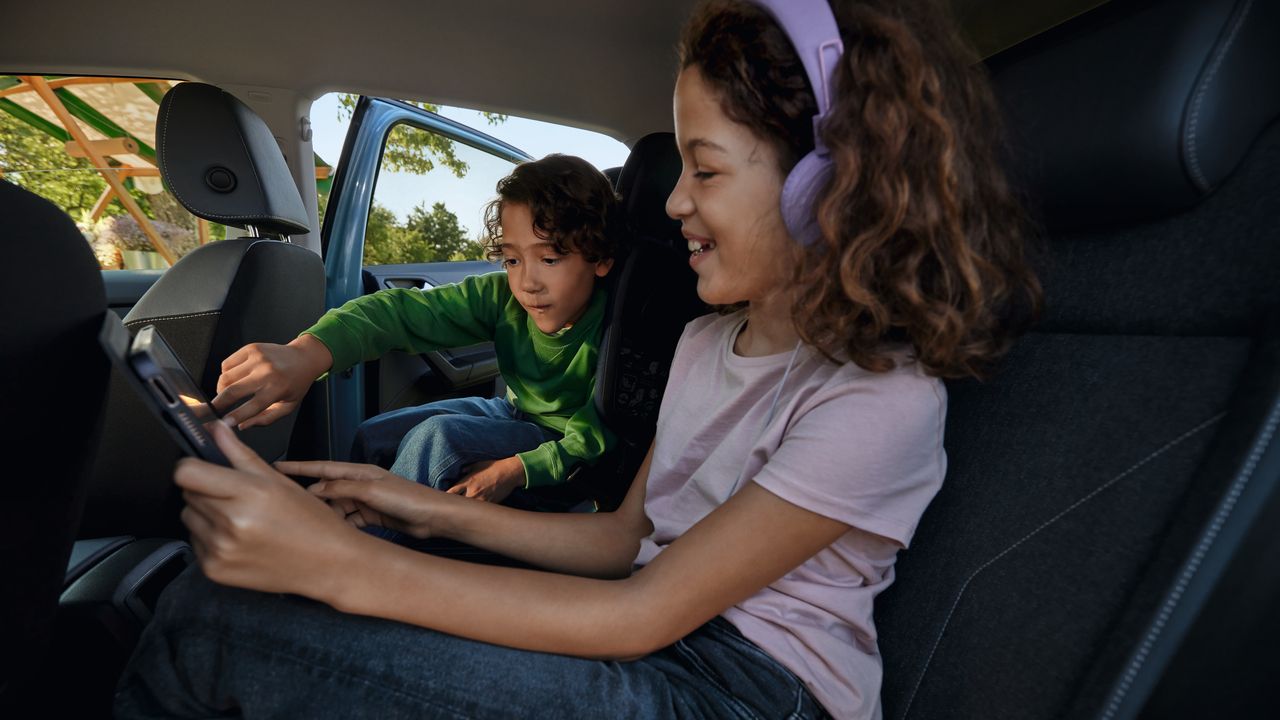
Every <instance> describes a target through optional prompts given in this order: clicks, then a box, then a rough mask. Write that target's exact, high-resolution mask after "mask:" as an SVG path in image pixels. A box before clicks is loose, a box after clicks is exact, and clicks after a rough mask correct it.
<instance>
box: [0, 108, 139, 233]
mask: <svg viewBox="0 0 1280 720" xmlns="http://www.w3.org/2000/svg"><path fill="white" fill-rule="evenodd" d="M0 172H3V173H4V179H6V180H8V181H10V182H13V183H15V184H17V185H20V186H22V187H24V188H26V189H28V190H30V191H31V192H33V193H35V194H37V195H39V196H40V197H42V198H44V199H46V200H49V201H51V202H52V203H53V204H54V205H57V206H58V207H60V208H62V209H63V210H64V211H66V213H67V214H68V215H70V216H71V217H72V218H73V219H75V220H81V221H83V220H86V219H88V216H89V213H90V212H92V211H93V205H94V203H96V202H97V201H98V197H99V196H100V195H102V191H103V190H106V189H107V181H106V180H103V179H102V175H101V174H100V173H98V172H96V171H95V170H94V169H93V164H92V163H90V162H89V161H88V160H87V159H85V158H74V157H71V156H70V155H68V154H67V151H66V150H65V149H64V148H63V143H62V141H61V140H58V139H56V138H53V137H50V136H49V135H47V134H46V133H45V132H44V131H42V130H38V129H36V128H34V127H32V126H30V125H28V124H27V123H25V122H23V121H22V120H19V119H18V118H16V117H14V116H12V115H10V114H9V113H6V112H0ZM130 194H132V195H133V198H134V199H135V200H137V201H138V204H139V205H140V206H142V209H143V212H144V213H147V212H148V211H149V210H150V209H151V207H150V206H151V203H150V202H149V201H148V200H147V196H146V195H145V194H144V193H141V192H138V191H137V190H133V191H131V193H130ZM123 212H124V208H122V207H120V204H119V203H112V204H111V205H110V206H108V207H107V209H106V214H107V215H119V214H121V213H123Z"/></svg>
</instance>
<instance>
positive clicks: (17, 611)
mask: <svg viewBox="0 0 1280 720" xmlns="http://www.w3.org/2000/svg"><path fill="white" fill-rule="evenodd" d="M0 217H3V218H4V221H5V233H4V236H3V237H4V240H3V242H2V243H0V248H2V249H3V254H4V259H5V261H4V263H0V298H2V299H0V304H3V306H4V312H5V318H6V320H5V322H4V323H2V324H0V368H3V372H0V407H3V408H4V410H5V413H6V414H7V415H8V416H9V417H8V420H7V421H6V422H5V424H4V428H5V429H4V433H3V434H0V438H2V439H0V448H2V449H3V457H4V458H5V462H6V463H7V465H8V468H9V469H8V471H7V472H6V473H5V475H6V477H5V481H4V483H3V484H2V486H0V568H3V570H4V581H3V582H0V623H3V628H4V629H3V631H2V632H0V637H3V638H4V642H3V643H2V644H0V715H3V714H4V712H3V711H4V709H5V708H6V707H14V706H15V705H16V704H17V702H18V700H17V699H16V698H17V696H19V695H20V693H22V692H23V689H24V687H26V686H27V684H28V683H29V682H30V681H32V680H33V679H34V678H32V677H29V674H30V673H31V672H33V671H34V670H35V668H37V667H39V666H40V664H41V660H42V657H43V656H44V654H45V653H46V651H47V649H48V647H49V643H50V641H51V638H52V637H53V626H54V618H55V614H56V611H57V607H58V596H59V594H60V593H61V592H62V583H63V573H64V572H65V570H66V568H67V559H68V557H69V556H70V553H71V545H72V542H73V540H74V537H75V530H76V526H77V524H78V523H79V520H80V514H81V510H82V508H83V506H84V500H85V488H86V485H87V481H88V477H89V470H90V467H91V464H92V460H93V456H94V450H95V448H96V447H97V444H98V435H99V433H100V430H101V427H102V416H103V407H104V405H105V402H106V392H107V377H108V365H109V362H108V359H107V356H106V354H105V353H104V352H103V351H102V348H101V346H100V345H99V344H98V333H99V331H100V329H101V328H102V324H103V318H104V316H105V314H106V312H107V300H106V293H105V292H104V290H103V285H102V273H101V271H100V270H99V267H98V262H97V260H96V259H95V258H94V255H93V251H92V250H91V249H90V248H89V244H88V242H86V241H85V238H84V236H83V235H81V234H80V231H79V230H77V229H76V226H75V224H74V223H72V222H71V219H70V218H68V217H67V216H66V214H65V213H63V212H62V211H61V210H59V209H58V208H56V207H55V206H54V205H53V204H51V203H49V202H48V201H46V200H44V199H42V198H39V197H37V196H36V195H34V194H32V193H30V192H28V191H26V190H23V189H21V188H19V187H17V186H16V185H13V184H12V183H9V182H4V181H0ZM51 275H52V276H53V277H56V278H57V280H58V284H57V286H56V287H52V288H51V287H50V284H49V280H50V276H51Z"/></svg>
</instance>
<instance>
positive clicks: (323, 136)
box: [311, 93, 629, 269]
mask: <svg viewBox="0 0 1280 720" xmlns="http://www.w3.org/2000/svg"><path fill="white" fill-rule="evenodd" d="M355 101H356V98H355V96H352V95H345V94H340V93H333V94H329V95H325V96H322V97H321V98H319V99H318V100H317V101H316V103H315V105H314V106H313V108H312V113H311V121H312V126H313V127H314V128H315V140H314V142H315V149H316V152H317V154H318V155H323V156H325V157H329V156H333V157H337V156H338V154H339V149H340V147H341V142H342V139H343V138H344V137H345V135H346V131H347V126H348V123H349V121H350V118H351V116H352V111H353V109H354V107H355V104H356V103H355ZM412 104H413V105H416V106H418V107H420V108H422V109H424V110H427V111H430V112H433V113H436V114H438V115H440V116H442V117H444V118H447V119H448V120H452V121H455V122H458V123H461V124H462V125H465V126H467V127H471V128H475V129H476V130H479V131H481V132H483V133H485V134H488V135H490V136H493V137H496V138H498V139H499V140H503V141H505V142H507V143H509V144H510V145H512V146H514V147H516V148H519V149H521V150H524V151H525V152H527V153H529V154H530V155H531V156H532V157H535V158H538V157H542V156H544V155H546V154H548V153H551V152H561V153H568V154H573V155H578V156H580V157H583V158H585V159H586V160H587V161H588V162H591V163H592V164H594V165H595V166H596V167H598V168H600V169H601V170H604V169H607V168H610V167H617V166H620V165H621V164H622V163H623V162H624V161H625V160H626V157H627V153H628V152H629V151H628V148H627V147H626V146H625V145H623V144H622V143H621V142H618V141H617V140H614V139H613V138H610V137H607V136H605V135H602V134H600V133H596V132H591V131H588V130H582V129H578V128H571V127H567V126H563V125H557V124H555V123H549V122H541V121H536V120H530V119H526V118H520V117H514V116H508V115H503V114H497V113H489V112H483V111H477V110H468V109H464V108H454V107H448V106H438V105H432V104H429V103H421V102H415V103H412ZM513 167H514V165H513V164H512V162H511V161H510V160H508V159H506V158H501V157H498V156H495V155H493V154H491V153H490V152H488V151H486V150H482V149H479V148H476V147H473V146H471V145H468V144H466V143H465V142H461V141H458V140H454V139H451V138H449V137H446V136H445V135H443V134H440V133H438V132H435V131H433V130H429V129H425V128H423V127H419V126H417V125H412V124H406V123H401V124H398V125H396V126H394V127H393V128H392V129H391V131H390V132H389V133H388V134H387V137H386V138H385V139H384V142H383V148H382V156H381V162H380V164H379V167H378V172H377V177H376V183H375V186H374V192H373V197H372V201H371V204H370V207H369V215H368V222H367V225H366V228H365V242H364V254H363V264H364V265H365V266H376V265H396V264H417V263H439V262H457V261H467V260H479V259H482V258H484V248H483V246H482V240H483V230H484V207H485V206H486V205H487V204H488V202H489V201H490V200H492V199H493V198H494V196H495V195H496V186H497V182H498V180H500V179H501V178H502V177H505V176H506V175H507V174H509V173H510V172H511V170H512V168H513ZM319 189H320V199H319V206H320V213H321V216H322V217H323V215H324V212H325V210H326V207H327V204H328V203H327V200H328V198H327V196H326V192H327V189H328V188H327V186H325V185H320V186H319ZM495 269H496V268H495Z"/></svg>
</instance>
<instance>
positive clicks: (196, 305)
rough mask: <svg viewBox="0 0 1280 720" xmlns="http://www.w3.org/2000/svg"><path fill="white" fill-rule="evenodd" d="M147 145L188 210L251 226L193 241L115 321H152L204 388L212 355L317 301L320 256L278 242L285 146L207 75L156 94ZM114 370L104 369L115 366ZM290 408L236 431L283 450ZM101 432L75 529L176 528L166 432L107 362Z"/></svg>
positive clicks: (289, 322) (294, 209) (287, 206)
mask: <svg viewBox="0 0 1280 720" xmlns="http://www.w3.org/2000/svg"><path fill="white" fill-rule="evenodd" d="M158 117H159V125H158V127H157V145H158V147H157V152H158V156H159V161H160V168H161V172H162V174H163V175H164V178H165V182H166V184H167V185H168V186H169V187H170V188H172V189H173V191H174V192H175V196H176V197H177V198H178V199H179V201H180V202H182V203H183V205H184V206H185V207H186V208H187V210H189V211H190V212H191V213H192V214H194V215H197V216H199V217H203V218H206V219H209V220H212V221H215V222H220V223H223V224H226V225H228V226H235V227H243V228H246V229H247V230H248V231H249V232H250V236H248V237H243V238H239V239H229V240H223V241H219V242H213V243H210V244H208V245H205V246H203V247H200V248H198V249H196V250H194V251H192V252H191V253H189V254H188V255H186V256H185V257H183V258H182V259H181V260H179V261H178V262H177V263H176V264H175V265H174V266H173V267H172V268H170V269H169V270H168V271H166V272H165V273H164V275H162V276H161V277H160V279H159V280H158V281H157V282H156V283H155V284H154V285H153V286H152V287H151V289H150V290H148V291H147V293H146V294H145V295H143V297H142V298H141V299H140V300H139V301H138V303H137V304H136V305H135V306H134V307H133V309H132V310H131V311H130V312H129V314H128V315H126V316H125V318H124V322H125V325H126V327H128V328H129V329H130V330H131V331H132V332H136V331H137V330H138V329H139V328H141V327H142V326H144V325H148V324H150V325H155V326H156V328H157V330H158V331H159V332H160V334H161V335H163V336H164V338H165V340H166V341H168V343H169V344H170V345H171V346H172V347H173V348H174V351H175V352H176V353H177V354H178V356H179V358H180V359H181V360H182V362H183V364H184V365H185V366H186V367H187V370H188V371H189V372H190V373H191V375H192V377H193V378H195V379H196V380H197V381H198V382H199V384H200V386H201V389H202V390H204V392H205V393H206V394H208V395H209V397H213V396H214V394H215V393H216V389H217V388H216V385H217V379H218V376H219V375H220V373H221V363H222V361H223V360H224V359H225V358H226V357H227V356H229V355H230V354H231V353H233V352H235V351H236V350H237V349H239V348H240V347H242V346H243V345H245V344H248V343H252V342H273V343H284V342H288V341H289V340H292V339H293V338H294V337H296V336H297V334H298V333H299V332H300V331H302V330H303V329H305V328H306V327H308V326H309V325H310V324H311V323H313V322H314V321H315V320H316V319H317V318H319V316H320V315H321V313H323V311H324V265H323V262H322V261H321V259H320V257H319V256H318V255H316V254H315V253H313V252H311V251H309V250H307V249H306V248H303V247H301V246H296V245H292V244H289V243H288V242H282V240H287V234H288V233H291V232H305V231H306V229H307V225H308V218H307V215H306V212H305V209H304V208H303V204H302V201H301V198H300V197H299V195H298V190H297V187H296V186H295V185H294V184H293V181H292V178H291V175H290V174H289V170H288V167H287V166H286V164H285V161H284V157H283V155H282V154H281V153H280V149H279V147H278V146H277V145H276V143H275V139H274V138H273V137H272V136H271V133H270V131H269V130H268V129H267V127H266V125H265V123H263V121H262V119H261V118H259V117H258V116H257V115H255V114H254V113H253V111H252V110H250V109H249V108H248V107H247V106H245V105H244V104H243V103H241V102H240V101H239V100H236V99H235V98H234V97H232V96H231V95H229V94H227V93H225V92H223V91H221V90H219V89H218V88H215V87H213V86H210V85H204V84H201V83H183V84H181V85H178V86H176V87H175V88H174V89H173V90H171V91H170V92H169V93H168V94H167V95H166V96H165V99H164V101H163V103H162V104H161V108H160V114H159V116H158ZM113 373H114V371H113ZM293 422H294V417H293V416H290V417H288V418H283V419H281V420H279V421H277V422H275V423H273V424H272V425H270V426H268V427H264V428H253V429H251V430H249V431H247V432H245V433H244V439H245V441H246V442H247V443H248V444H249V445H250V446H252V447H253V448H254V449H255V450H257V451H258V452H259V454H261V455H262V456H263V457H265V458H267V459H276V458H279V457H281V456H282V455H283V454H284V452H285V450H286V449H287V447H288V444H289V438H290V434H291V432H292V428H293ZM105 433H106V435H105V437H104V442H103V446H102V451H101V453H100V454H99V459H98V463H97V466H96V468H95V473H94V481H93V484H92V486H91V491H90V498H89V503H88V511H87V512H86V516H85V519H84V524H83V526H82V528H81V537H95V536H101V535H115V534H135V535H159V536H166V537H174V536H180V533H181V532H182V529H181V526H180V524H179V523H178V519H177V513H178V511H179V509H180V507H181V498H180V495H179V493H177V492H176V491H175V489H174V488H173V485H172V482H171V479H170V476H171V473H172V468H173V464H174V462H175V461H176V460H177V458H178V456H179V452H178V449H177V447H176V446H175V444H174V443H173V442H172V440H171V439H170V438H169V437H168V435H167V434H166V433H165V432H164V429H163V428H162V427H161V426H160V425H159V421H157V420H156V419H155V418H154V417H153V416H152V415H151V414H150V413H149V412H148V411H147V409H146V408H145V406H143V404H142V402H141V400H140V399H138V398H137V397H136V396H135V395H134V394H133V391H132V390H131V388H130V387H129V386H128V385H127V384H126V383H125V381H124V378H123V377H121V376H119V375H118V374H113V378H112V383H111V390H110V400H109V403H108V410H107V423H106V431H105Z"/></svg>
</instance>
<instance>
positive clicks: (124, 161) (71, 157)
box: [0, 75, 226, 270]
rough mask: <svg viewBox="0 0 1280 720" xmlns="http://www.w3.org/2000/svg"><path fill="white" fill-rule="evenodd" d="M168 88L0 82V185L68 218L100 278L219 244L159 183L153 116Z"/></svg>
mask: <svg viewBox="0 0 1280 720" xmlns="http://www.w3.org/2000/svg"><path fill="white" fill-rule="evenodd" d="M174 84H175V83H172V82H169V81H165V80H145V79H138V78H104V77H58V76H13V75H0V177H3V179H4V180H6V181H8V182H12V183H15V184H17V185H20V186H22V187H24V188H26V189H28V190H31V191H32V192H35V193H36V194H38V195H41V196H42V197H44V198H46V199H48V200H50V201H52V202H53V203H54V204H55V205H57V206H58V207H60V208H62V210H63V211H65V212H66V213H67V214H68V215H70V216H71V218H72V220H74V221H75V223H76V225H77V227H79V228H80V231H81V232H82V233H83V234H84V236H85V241H86V242H88V243H89V244H90V245H91V246H92V248H93V251H94V254H95V255H96V256H97V258H98V263H99V264H100V265H101V266H102V268H103V269H105V270H119V269H133V270H138V269H164V268H167V267H169V266H170V265H171V264H172V263H173V262H176V261H177V259H179V258H181V257H182V256H183V255H185V254H187V253H188V252H191V251H192V250H193V249H195V248H197V247H199V246H200V245H202V244H204V243H207V242H213V241H216V240H220V239H222V238H224V237H226V228H225V227H223V226H222V225H219V224H217V223H210V222H206V221H204V220H200V219H198V218H196V217H195V216H193V215H191V214H190V213H188V212H187V211H186V209H184V208H183V207H182V205H181V204H180V203H178V201H177V199H175V198H174V197H173V195H171V194H170V193H169V192H167V191H166V190H165V188H164V185H163V183H161V181H160V170H159V169H158V166H157V164H156V151H155V147H156V141H155V135H156V114H157V112H158V111H159V108H160V101H161V99H162V98H163V97H164V94H165V93H166V92H167V91H168V90H169V88H170V87H172V86H173V85H174ZM82 140H83V142H82ZM86 143H87V144H88V147H86V146H85V144H86ZM95 155H96V156H97V158H98V159H99V161H100V162H101V164H98V163H95V162H94V161H93V160H92V159H91V158H92V157H94V156H95ZM109 175H110V176H113V178H112V179H114V180H115V181H116V183H117V184H115V185H113V184H112V183H111V182H110V181H109V179H108V176H109Z"/></svg>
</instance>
